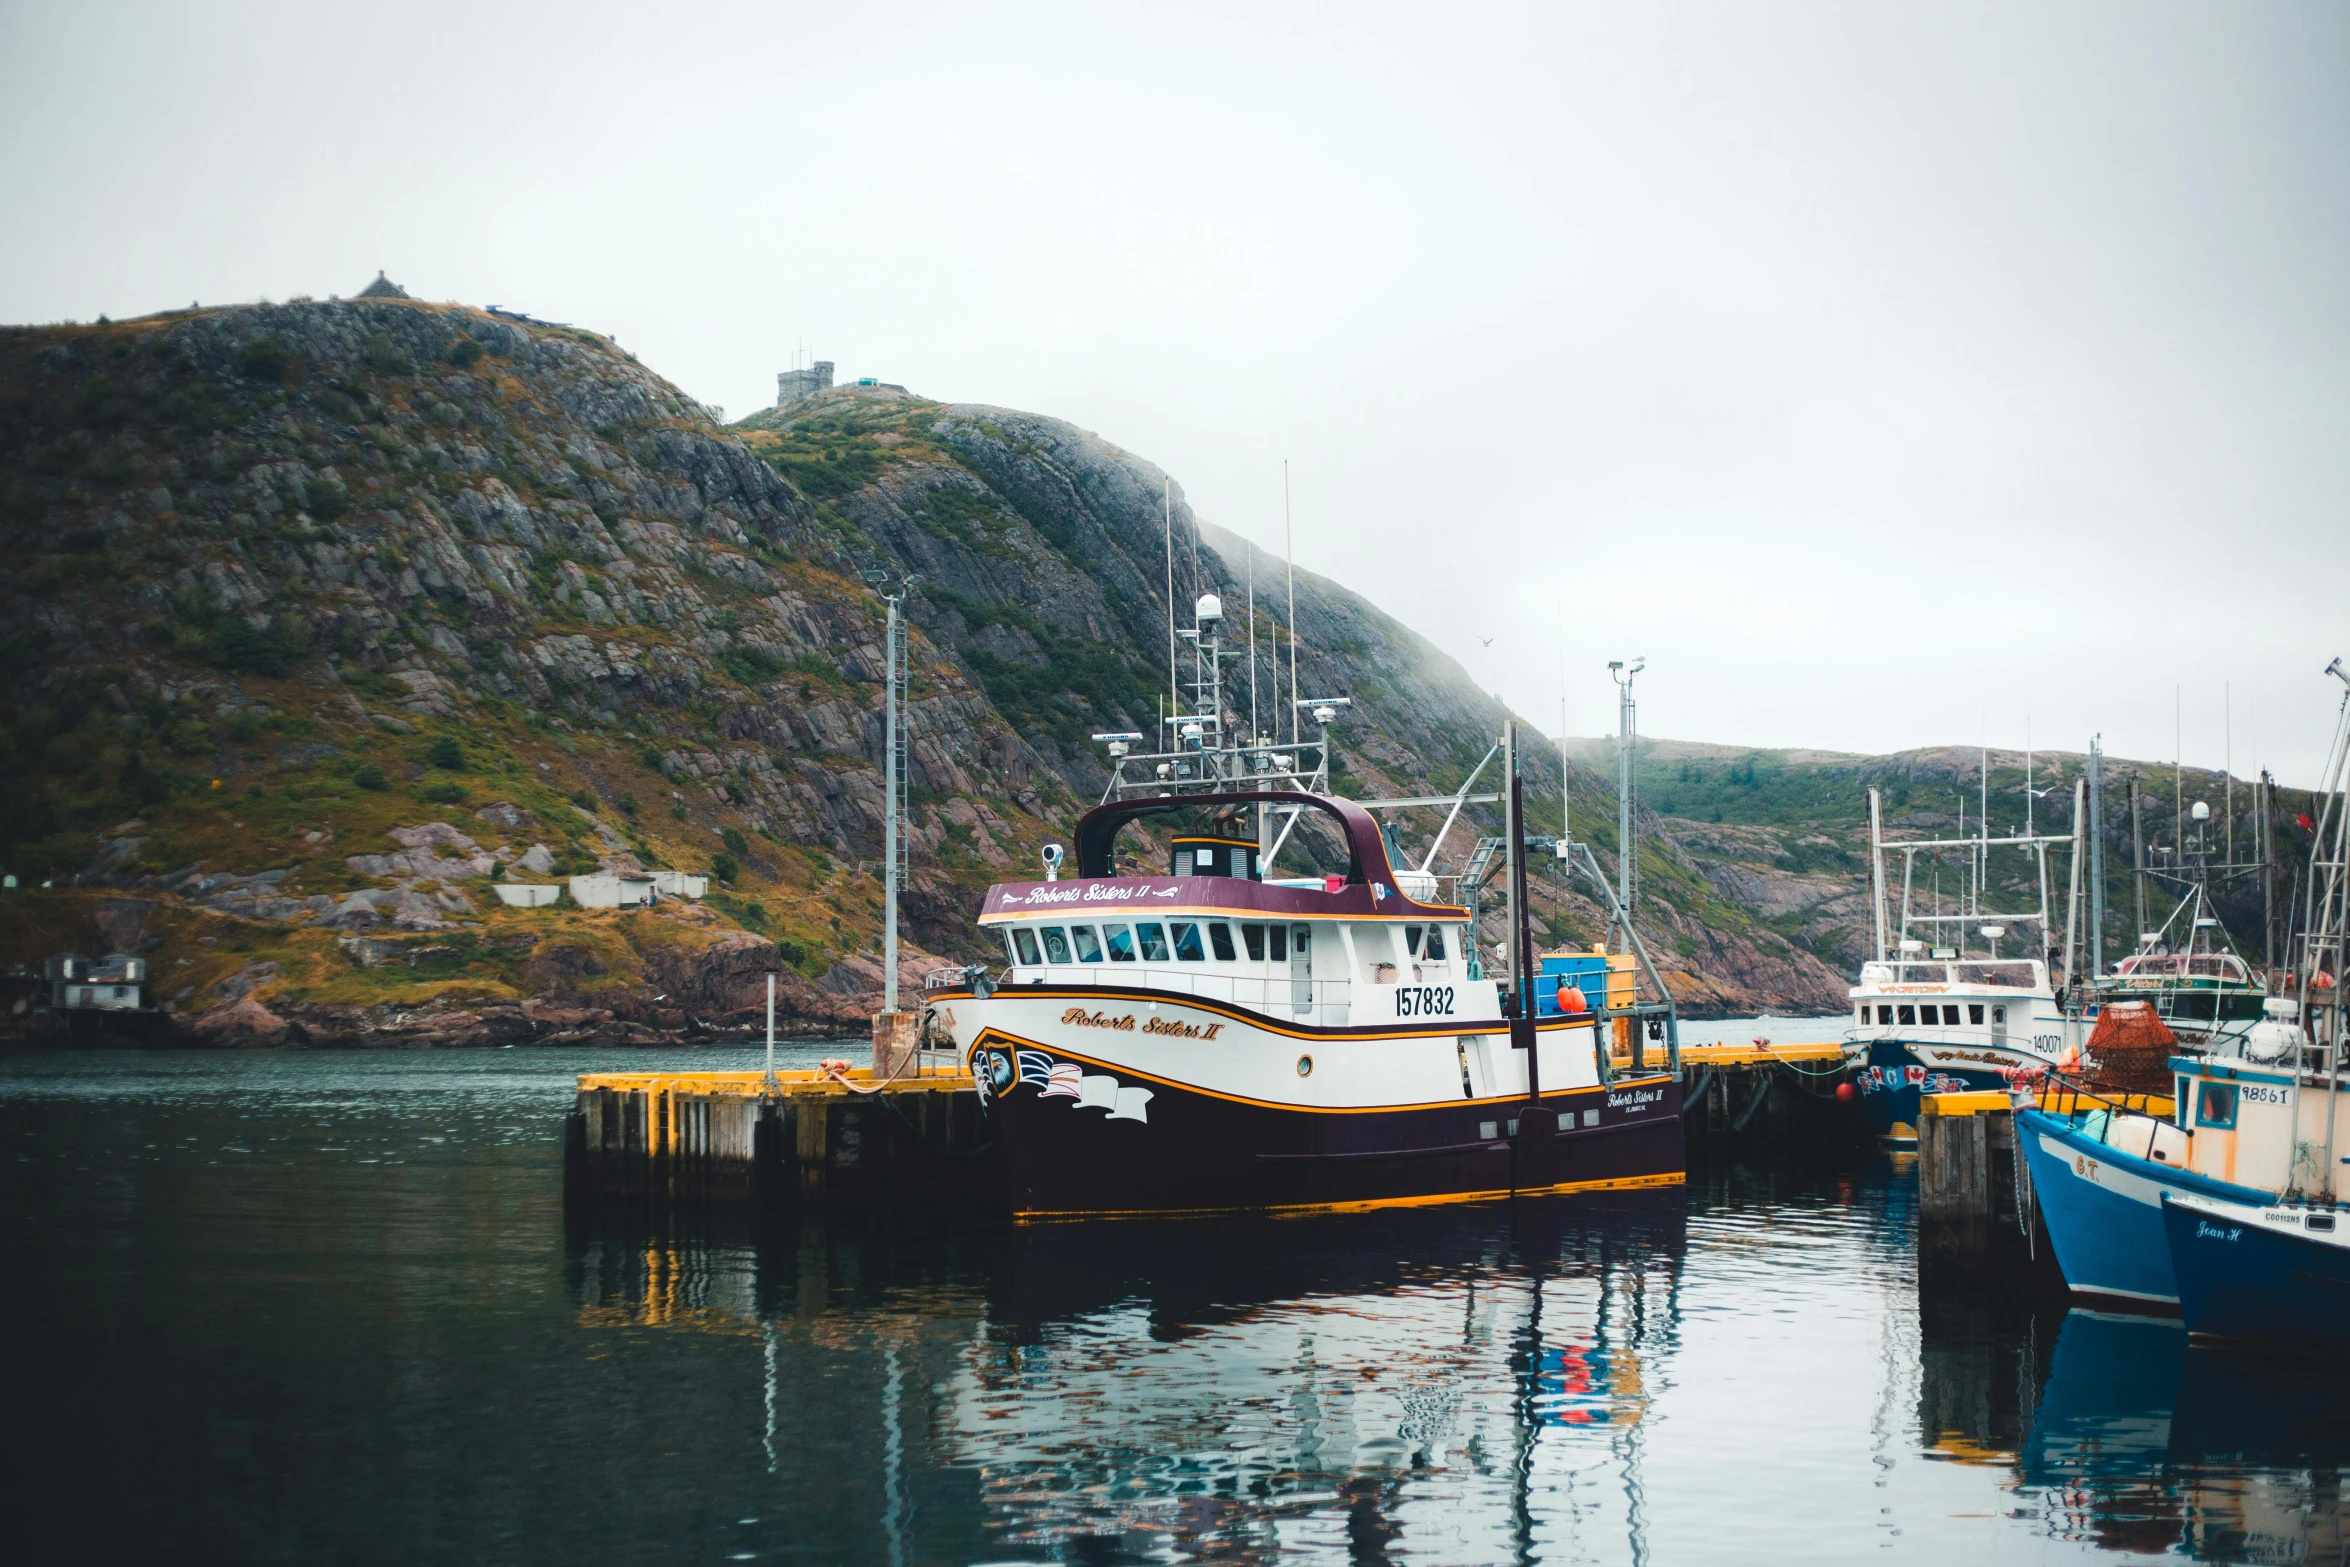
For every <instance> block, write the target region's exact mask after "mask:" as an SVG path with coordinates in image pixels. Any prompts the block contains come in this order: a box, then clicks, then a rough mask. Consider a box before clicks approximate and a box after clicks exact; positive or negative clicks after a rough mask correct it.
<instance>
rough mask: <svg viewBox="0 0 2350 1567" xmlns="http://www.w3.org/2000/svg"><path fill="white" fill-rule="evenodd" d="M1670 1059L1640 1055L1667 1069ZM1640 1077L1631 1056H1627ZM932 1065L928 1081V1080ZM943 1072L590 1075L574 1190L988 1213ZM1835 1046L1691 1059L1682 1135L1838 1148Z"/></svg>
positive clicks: (1621, 1061)
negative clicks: (972, 1208) (977, 1208)
mask: <svg viewBox="0 0 2350 1567" xmlns="http://www.w3.org/2000/svg"><path fill="white" fill-rule="evenodd" d="M1662 1048H1663V1047H1662V1046H1661V1045H1653V1044H1652V1045H1651V1046H1650V1048H1648V1049H1647V1050H1646V1051H1644V1052H1643V1054H1644V1057H1645V1062H1646V1064H1647V1065H1648V1066H1650V1067H1653V1066H1655V1065H1656V1064H1657V1063H1658V1061H1659V1059H1660V1057H1661V1055H1662ZM1615 1065H1616V1067H1617V1069H1618V1070H1619V1071H1626V1070H1630V1069H1631V1067H1632V1056H1631V1054H1630V1053H1629V1051H1625V1052H1623V1053H1621V1054H1618V1055H1617V1056H1616V1058H1615ZM924 1067H928V1068H930V1069H928V1070H925V1069H924ZM935 1067H936V1061H935V1058H930V1059H929V1060H928V1061H923V1060H922V1059H921V1058H917V1064H916V1065H915V1066H914V1067H911V1068H909V1069H907V1070H905V1071H904V1072H903V1073H902V1075H900V1076H897V1077H894V1078H888V1077H885V1078H881V1079H876V1077H875V1075H874V1073H873V1072H872V1071H871V1070H870V1069H868V1068H864V1067H854V1068H848V1069H846V1070H840V1071H796V1072H777V1073H775V1074H774V1075H773V1076H772V1077H770V1076H769V1075H768V1074H767V1073H764V1072H758V1071H749V1072H589V1073H584V1074H582V1075H581V1076H580V1078H579V1080H578V1087H577V1098H576V1100H575V1103H574V1105H573V1108H572V1110H571V1113H570V1115H569V1117H568V1120H567V1124H566V1127H565V1161H564V1165H565V1170H566V1175H567V1179H568V1181H569V1183H570V1187H571V1190H572V1191H573V1192H574V1193H575V1194H577V1195H582V1196H589V1197H594V1198H623V1197H640V1196H659V1197H665V1198H678V1199H684V1200H690V1201H710V1202H717V1203H722V1204H731V1205H750V1206H767V1205H792V1206H799V1207H806V1208H817V1207H825V1206H829V1205H837V1204H855V1203H872V1202H905V1203H941V1202H956V1203H973V1204H983V1205H984V1204H988V1203H991V1202H994V1201H996V1200H998V1199H999V1198H1000V1196H1001V1183H1002V1173H1001V1165H1000V1163H999V1162H998V1156H997V1154H996V1150H995V1147H994V1144H993V1141H992V1138H993V1128H992V1127H991V1126H990V1125H989V1124H988V1121H987V1118H986V1116H985V1114H984V1113H983V1111H982V1109H981V1106H980V1102H979V1091H978V1089H979V1085H978V1084H977V1083H976V1082H975V1081H973V1080H972V1079H971V1078H970V1077H969V1076H967V1075H963V1074H961V1073H958V1072H954V1071H939V1070H936V1069H935ZM1842 1077H1843V1051H1842V1047H1841V1046H1840V1045H1837V1044H1834V1043H1825V1044H1819V1043H1812V1044H1764V1043H1761V1042H1757V1043H1754V1044H1712V1045H1688V1046H1684V1047H1683V1048H1682V1051H1681V1082H1682V1090H1683V1115H1684V1126H1685V1127H1686V1130H1687V1134H1688V1136H1689V1139H1690V1141H1691V1142H1692V1143H1699V1142H1703V1141H1707V1140H1735V1141H1757V1142H1772V1143H1779V1144H1787V1145H1808V1144H1820V1145H1827V1146H1833V1145H1836V1144H1838V1143H1841V1142H1843V1141H1847V1140H1850V1139H1851V1138H1852V1137H1854V1136H1855V1135H1856V1134H1857V1129H1858V1125H1859V1123H1858V1117H1857V1115H1856V1114H1855V1113H1854V1111H1853V1109H1852V1107H1851V1106H1849V1105H1846V1104H1843V1103H1841V1102H1839V1101H1838V1100H1837V1099H1836V1096H1835V1084H1836V1083H1837V1082H1839V1081H1841V1079H1842Z"/></svg>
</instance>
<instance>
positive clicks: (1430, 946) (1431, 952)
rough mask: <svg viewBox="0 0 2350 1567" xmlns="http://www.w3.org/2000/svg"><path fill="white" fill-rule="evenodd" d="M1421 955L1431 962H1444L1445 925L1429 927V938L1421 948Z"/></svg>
mask: <svg viewBox="0 0 2350 1567" xmlns="http://www.w3.org/2000/svg"><path fill="white" fill-rule="evenodd" d="M1420 956H1422V957H1424V958H1426V959H1427V960H1428V961H1429V962H1431V963H1442V962H1443V961H1444V960H1445V959H1444V927H1443V926H1442V925H1431V926H1429V927H1428V936H1427V940H1426V942H1425V944H1424V945H1423V946H1422V948H1421V950H1420Z"/></svg>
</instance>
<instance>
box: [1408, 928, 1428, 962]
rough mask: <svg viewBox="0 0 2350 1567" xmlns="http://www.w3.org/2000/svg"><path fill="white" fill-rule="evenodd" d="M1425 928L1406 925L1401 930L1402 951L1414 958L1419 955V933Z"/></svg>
mask: <svg viewBox="0 0 2350 1567" xmlns="http://www.w3.org/2000/svg"><path fill="white" fill-rule="evenodd" d="M1425 928H1426V927H1425V926H1421V925H1406V926H1405V927H1404V928H1403V949H1404V951H1406V952H1408V953H1410V954H1411V955H1412V956H1413V957H1415V958H1416V957H1418V956H1419V955H1420V932H1421V931H1422V930H1424V929H1425Z"/></svg>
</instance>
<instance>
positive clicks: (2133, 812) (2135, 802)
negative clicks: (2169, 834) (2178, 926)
mask: <svg viewBox="0 0 2350 1567" xmlns="http://www.w3.org/2000/svg"><path fill="white" fill-rule="evenodd" d="M2145 807H2146V792H2145V791H2144V790H2142V789H2140V788H2139V787H2138V780H2137V778H2136V777H2135V776H2133V777H2132V778H2131V779H2130V856H2131V863H2132V864H2133V865H2134V866H2135V867H2136V871H2135V875H2134V878H2133V879H2134V880H2135V881H2136V882H2137V888H2138V923H2137V925H2136V926H2135V927H2134V928H2133V929H2132V931H2131V934H2130V950H2131V951H2133V952H2135V951H2137V950H2138V949H2139V948H2141V947H2143V946H2145V945H2146V809H2145Z"/></svg>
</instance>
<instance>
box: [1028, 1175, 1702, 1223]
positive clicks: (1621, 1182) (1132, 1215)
mask: <svg viewBox="0 0 2350 1567" xmlns="http://www.w3.org/2000/svg"><path fill="white" fill-rule="evenodd" d="M1688 1180H1689V1177H1688V1176H1687V1175H1686V1174H1685V1173H1684V1172H1682V1171H1680V1170H1667V1171H1663V1172H1660V1173H1658V1174H1656V1175H1623V1176H1617V1177H1614V1178H1612V1179H1609V1180H1604V1181H1561V1182H1559V1183H1558V1184H1557V1185H1555V1186H1527V1187H1521V1188H1519V1189H1518V1190H1516V1191H1512V1190H1510V1189H1509V1188H1508V1187H1506V1186H1505V1187H1498V1188H1495V1189H1494V1190H1491V1191H1481V1192H1441V1193H1438V1194H1436V1195H1434V1196H1428V1197H1366V1198H1363V1199H1361V1200H1360V1201H1357V1202H1307V1203H1279V1204H1275V1205H1273V1206H1270V1207H1255V1208H1022V1209H1017V1210H1015V1211H1014V1212H1013V1214H1012V1217H1013V1219H1014V1220H1016V1221H1017V1222H1019V1223H1022V1224H1039V1223H1043V1224H1049V1223H1055V1222H1059V1221H1063V1220H1072V1219H1202V1218H1209V1217H1212V1216H1215V1215H1219V1214H1234V1213H1261V1214H1265V1215H1267V1216H1269V1217H1275V1218H1303V1217H1306V1216H1307V1215H1310V1214H1317V1213H1369V1212H1370V1211H1372V1210H1373V1209H1376V1208H1434V1207H1437V1206H1439V1205H1442V1204H1446V1203H1466V1202H1506V1201H1508V1200H1509V1199H1510V1198H1512V1197H1556V1196H1564V1195H1565V1194H1567V1193H1569V1192H1621V1191H1636V1190H1643V1189H1647V1188H1653V1187H1659V1186H1685V1185H1687V1184H1688Z"/></svg>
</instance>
